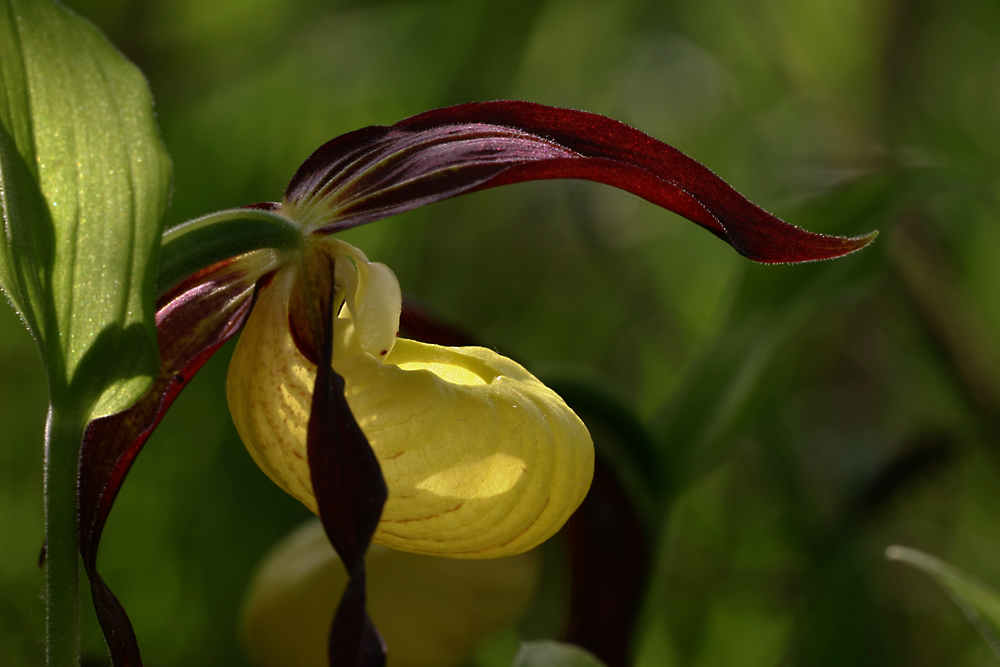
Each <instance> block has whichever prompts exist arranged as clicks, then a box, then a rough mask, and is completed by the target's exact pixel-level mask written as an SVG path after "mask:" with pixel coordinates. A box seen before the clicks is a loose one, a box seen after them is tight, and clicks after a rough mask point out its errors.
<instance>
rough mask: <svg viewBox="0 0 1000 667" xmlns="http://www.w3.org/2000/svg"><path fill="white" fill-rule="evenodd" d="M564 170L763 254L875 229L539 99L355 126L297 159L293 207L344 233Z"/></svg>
mask: <svg viewBox="0 0 1000 667" xmlns="http://www.w3.org/2000/svg"><path fill="white" fill-rule="evenodd" d="M555 178H574V179H585V180H591V181H596V182H599V183H605V184H607V185H612V186H614V187H617V188H621V189H623V190H626V191H628V192H631V193H633V194H635V195H638V196H639V197H642V198H643V199H646V200H648V201H650V202H652V203H654V204H657V205H658V206H662V207H663V208H666V209H668V210H670V211H673V212H675V213H678V214H679V215H682V216H684V217H686V218H688V219H690V220H692V221H694V222H696V223H698V224H699V225H701V226H703V227H705V228H706V229H708V230H709V231H711V232H712V233H713V234H715V235H717V236H719V237H720V238H722V239H724V240H725V241H728V242H729V243H730V244H731V245H732V246H733V247H734V248H735V249H736V250H737V251H738V252H739V253H740V254H742V255H745V256H746V257H749V258H750V259H754V260H757V261H759V262H802V261H810V260H817V259H829V258H833V257H839V256H841V255H845V254H847V253H849V252H853V251H855V250H858V249H859V248H862V247H864V246H865V245H867V244H868V243H870V242H871V240H872V239H873V238H874V234H869V235H867V236H860V237H855V238H843V237H838V236H826V235H822V234H813V233H811V232H807V231H805V230H802V229H800V228H798V227H795V226H794V225H789V224H787V223H785V222H782V221H781V220H779V219H778V218H776V217H774V216H773V215H771V214H770V213H767V212H766V211H764V210H763V209H761V208H759V207H758V206H756V205H754V204H752V203H751V202H749V201H748V200H747V199H745V198H744V197H743V196H742V195H740V194H739V193H738V192H736V191H735V190H733V189H732V188H731V187H729V186H728V185H727V184H726V183H725V182H724V181H723V180H722V179H720V178H719V177H718V176H716V175H715V174H713V173H712V172H711V171H709V170H708V169H707V168H706V167H705V166H703V165H701V164H700V163H698V162H696V161H695V160H692V159H691V158H689V157H688V156H686V155H684V154H683V153H681V152H680V151H678V150H677V149H675V148H672V147H671V146H668V145H667V144H665V143H663V142H662V141H658V140H656V139H654V138H652V137H650V136H649V135H647V134H644V133H643V132H640V131H639V130H636V129H634V128H632V127H629V126H628V125H625V124H623V123H620V122H618V121H616V120H612V119H610V118H606V117H604V116H599V115H597V114H592V113H587V112H584V111H574V110H571V109H558V108H555V107H548V106H544V105H541V104H533V103H530V102H510V101H502V102H483V103H473V104H462V105H458V106H454V107H448V108H445V109H436V110H434V111H428V112H426V113H422V114H419V115H417V116H413V117H411V118H407V119H406V120H403V121H400V122H399V123H396V124H395V125H393V126H390V127H381V126H373V127H367V128H364V129H361V130H357V131H355V132H351V133H349V134H345V135H343V136H341V137H338V138H336V139H334V140H332V141H330V142H328V143H327V144H325V145H323V146H322V147H320V148H319V150H317V151H316V152H315V153H313V154H312V155H311V156H310V157H309V159H307V160H306V162H305V163H304V164H303V165H302V166H301V167H300V168H299V170H298V172H297V173H296V174H295V176H294V177H293V178H292V181H291V183H289V186H288V189H287V191H286V193H285V205H286V206H289V207H300V206H302V207H312V206H324V207H326V208H327V210H326V211H325V212H324V214H325V215H326V216H327V217H328V219H329V220H330V223H329V224H326V225H325V226H323V227H322V228H321V229H320V230H319V231H322V232H335V231H339V230H342V229H347V228H350V227H355V226H357V225H361V224H365V223H367V222H372V221H375V220H379V219H381V218H384V217H387V216H390V215H394V214H397V213H402V212H403V211H408V210H410V209H413V208H417V207H419V206H423V205H424V204H429V203H431V202H435V201H440V200H442V199H447V198H449V197H454V196H457V195H460V194H463V193H466V192H473V191H476V190H483V189H486V188H492V187H496V186H498V185H506V184H509V183H519V182H522V181H531V180H540V179H555Z"/></svg>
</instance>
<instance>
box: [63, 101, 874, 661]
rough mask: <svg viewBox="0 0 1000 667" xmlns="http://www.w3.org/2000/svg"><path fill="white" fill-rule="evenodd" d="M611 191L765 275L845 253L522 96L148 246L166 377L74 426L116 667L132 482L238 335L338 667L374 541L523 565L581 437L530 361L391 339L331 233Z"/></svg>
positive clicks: (645, 149) (383, 293)
mask: <svg viewBox="0 0 1000 667" xmlns="http://www.w3.org/2000/svg"><path fill="white" fill-rule="evenodd" d="M555 178H574V179H587V180H591V181H596V182H600V183H605V184H608V185H612V186H615V187H618V188H621V189H624V190H626V191H628V192H630V193H633V194H635V195H637V196H639V197H642V198H643V199H646V200H648V201H650V202H652V203H654V204H657V205H659V206H661V207H663V208H666V209H668V210H670V211H674V212H676V213H678V214H680V215H682V216H684V217H686V218H688V219H690V220H692V221H694V222H696V223H698V224H699V225H701V226H702V227H705V228H706V229H708V230H709V231H710V232H712V233H713V234H715V235H716V236H718V237H720V238H721V239H723V240H725V241H726V242H728V243H729V244H730V245H732V246H733V247H734V248H735V249H736V250H737V251H738V252H739V253H740V254H742V255H744V256H746V257H748V258H750V259H752V260H756V261H759V262H765V263H776V262H802V261H810V260H818V259H828V258H833V257H839V256H841V255H845V254H847V253H850V252H853V251H855V250H857V249H859V248H861V247H863V246H865V245H867V244H868V243H869V242H870V241H871V240H872V238H874V234H869V235H867V236H861V237H857V238H841V237H832V236H824V235H820V234H813V233H810V232H806V231H804V230H802V229H799V228H797V227H794V226H792V225H789V224H786V223H784V222H782V221H780V220H778V219H777V218H775V217H774V216H772V215H770V214H768V213H766V212H765V211H763V210H761V209H760V208H758V207H757V206H755V205H753V204H752V203H750V202H749V201H747V200H746V199H744V198H743V197H742V196H741V195H739V194H738V193H737V192H736V191H735V190H733V189H732V188H730V187H729V186H728V185H726V184H725V183H724V182H723V181H722V180H721V179H719V178H718V177H717V176H715V175H714V174H713V173H712V172H710V171H709V170H708V169H707V168H705V167H704V166H702V165H701V164H699V163H697V162H695V161H694V160H692V159H691V158H689V157H687V156H685V155H683V154H682V153H680V152H679V151H677V150H676V149H674V148H671V147H670V146H667V145H666V144H664V143H662V142H660V141H657V140H656V139H653V138H652V137H650V136H648V135H646V134H643V133H642V132H640V131H638V130H635V129H633V128H631V127H628V126H626V125H623V124H622V123H619V122H617V121H614V120H611V119H609V118H605V117H602V116H598V115H595V114H591V113H586V112H581V111H571V110H567V109H557V108H552V107H547V106H542V105H539V104H532V103H526V102H491V103H476V104H464V105H459V106H455V107H450V108H445V109H438V110H435V111H429V112H426V113H423V114H419V115H417V116H413V117H411V118H408V119H406V120H403V121H401V122H399V123H397V124H395V125H392V126H389V127H368V128H365V129H361V130H357V131H355V132H351V133H348V134H345V135H343V136H340V137H338V138H336V139H334V140H332V141H330V142H329V143H327V144H325V145H324V146H322V147H321V148H319V149H318V150H317V151H316V152H315V153H313V154H312V155H311V156H310V157H309V158H308V159H307V160H306V161H305V163H304V164H303V165H302V166H301V167H300V168H299V170H298V172H297V173H296V174H295V175H294V177H293V178H292V180H291V183H290V184H289V186H288V188H287V190H286V192H285V195H284V198H283V200H282V201H281V202H280V203H267V204H257V205H254V206H250V207H247V208H244V209H236V210H232V211H224V212H222V213H217V214H213V215H210V216H206V217H205V218H201V219H198V220H195V221H192V222H190V223H187V224H185V225H182V226H180V227H177V228H174V229H172V230H169V231H168V232H167V233H166V234H165V235H164V238H163V250H162V253H163V259H162V261H161V265H160V273H159V286H160V297H159V301H158V304H157V314H156V326H157V332H158V340H159V345H160V353H161V366H160V372H159V376H158V377H157V379H156V380H155V382H154V384H153V386H152V387H151V388H150V389H149V390H148V391H147V393H146V394H145V395H144V397H143V398H142V399H141V400H140V401H139V402H138V403H137V404H135V405H134V406H132V407H131V408H129V409H128V410H126V411H125V412H121V413H118V414H115V415H112V416H110V417H104V418H102V419H99V420H96V421H94V422H92V423H91V424H90V426H89V427H88V429H87V431H86V434H85V437H84V443H83V447H82V450H81V461H80V487H79V513H80V548H81V552H82V554H83V559H84V565H85V567H86V569H87V571H88V573H89V575H90V578H91V586H92V591H93V597H94V600H95V605H96V607H97V611H98V616H99V620H100V621H101V624H102V627H103V628H104V631H105V635H106V637H107V638H108V642H109V645H110V646H111V650H112V657H113V660H114V663H115V664H116V665H131V664H141V663H140V662H139V654H138V648H137V646H136V642H135V637H134V634H133V632H132V629H131V626H130V624H129V621H128V618H127V616H126V615H125V613H124V610H123V609H122V608H121V605H120V604H118V601H117V599H116V598H115V597H114V595H113V594H112V593H111V591H110V590H109V589H108V587H107V586H106V585H105V584H104V582H103V580H102V579H101V578H100V576H99V575H98V573H97V571H96V565H95V564H96V555H97V547H98V542H99V540H100V535H101V531H102V529H103V527H104V523H105V521H106V519H107V516H108V513H109V511H110V509H111V505H112V503H113V502H114V498H115V495H116V494H117V492H118V490H119V489H120V487H121V484H122V481H123V480H124V478H125V475H126V474H127V472H128V469H129V467H130V466H131V464H132V462H133V461H134V460H135V457H136V455H137V454H138V453H139V451H140V449H141V448H142V446H143V444H144V443H145V441H146V440H147V438H148V437H149V435H150V433H151V432H152V430H153V429H154V428H155V426H156V424H157V423H158V422H159V421H160V419H161V418H162V417H163V414H164V413H165V412H166V410H167V409H168V408H169V406H170V404H171V403H172V401H173V400H174V399H175V398H176V396H177V395H178V393H179V392H180V391H181V390H182V389H183V387H184V386H185V385H186V384H187V382H188V381H190V379H191V377H192V376H193V375H194V373H195V372H197V370H198V369H199V368H200V367H201V366H202V364H204V363H205V361H206V360H207V359H208V358H209V357H210V356H211V355H212V354H213V353H214V352H215V351H216V350H217V349H218V348H219V347H220V346H221V345H222V344H223V343H224V342H225V341H226V340H228V339H229V338H230V337H232V336H234V335H235V334H236V333H237V332H238V331H239V330H240V329H241V327H242V328H243V329H244V330H243V334H242V336H241V338H240V341H239V344H238V345H237V349H236V352H235V353H234V355H233V359H232V362H231V365H230V370H229V378H228V383H227V389H226V391H227V397H228V400H229V406H230V410H231V412H232V415H233V419H234V422H235V423H236V426H237V430H238V431H239V434H240V437H241V438H242V439H243V442H244V443H245V445H246V447H247V449H248V450H249V452H250V454H251V456H253V458H254V460H255V461H256V462H257V463H258V464H259V465H260V467H261V468H262V469H263V470H264V472H265V473H266V474H267V475H268V476H269V477H270V478H271V479H272V480H274V481H275V482H276V483H277V484H278V485H279V486H281V487H282V488H283V489H284V490H285V491H287V492H288V493H290V494H291V495H293V496H294V497H296V498H297V499H299V500H300V501H301V502H303V503H304V504H305V505H306V506H307V507H309V509H311V510H312V511H314V512H316V513H317V514H318V515H319V517H320V519H321V521H322V523H323V526H324V529H325V531H326V534H327V536H328V537H329V539H330V541H331V543H332V544H333V546H334V548H335V549H336V551H337V553H338V554H339V556H340V558H341V560H342V561H343V563H344V565H345V567H346V570H347V572H348V573H349V583H348V584H347V586H346V589H345V592H344V595H343V598H342V599H341V602H340V606H339V607H338V609H337V613H336V617H335V619H334V623H333V628H332V631H331V633H330V643H329V656H330V661H331V664H336V665H369V664H381V662H382V661H383V660H384V647H383V645H382V642H381V640H380V639H379V635H378V633H377V631H376V630H375V629H374V626H373V624H372V623H371V621H370V620H369V618H368V617H367V615H366V612H365V569H364V555H365V552H366V550H367V548H368V546H369V543H370V542H371V541H375V542H378V543H380V544H384V545H387V546H390V547H393V548H395V549H400V550H405V551H411V552H416V553H423V554H437V555H446V556H452V557H458V558H492V557H496V556H506V555H512V554H517V553H521V552H524V551H526V550H528V549H530V548H532V547H534V546H536V545H537V544H539V543H540V542H542V541H544V540H545V539H547V538H548V537H549V536H551V535H552V534H554V533H555V532H556V531H557V530H558V529H559V528H560V526H562V524H563V523H564V522H565V521H566V520H567V519H568V518H569V516H570V515H571V514H572V513H573V511H574V510H575V509H576V507H577V506H578V505H579V504H580V502H581V501H582V499H583V497H584V496H585V495H586V493H587V488H588V486H589V483H590V478H591V475H592V470H593V448H592V444H591V441H590V436H589V434H588V432H587V429H586V427H585V426H584V425H583V423H582V422H581V421H580V420H579V418H578V417H577V416H576V415H575V414H574V413H573V411H572V410H570V408H569V407H568V406H567V405H566V404H565V402H563V401H562V399H560V398H559V397H558V396H557V395H556V394H555V393H554V392H553V391H551V390H550V389H548V388H547V387H545V385H543V384H542V383H541V382H539V381H538V380H537V379H535V378H534V377H533V376H532V375H531V374H530V373H528V372H527V371H526V370H525V369H524V368H522V367H521V366H519V365H518V364H516V363H515V362H513V361H511V360H510V359H507V358H505V357H502V356H500V355H499V354H497V353H495V352H493V351H491V350H487V349H484V348H477V347H471V348H451V347H442V346H435V345H428V344H424V343H420V342H416V341H412V340H405V339H400V338H398V337H397V331H398V327H399V316H400V305H401V296H400V294H401V292H400V286H399V284H398V282H397V280H396V278H395V276H394V274H393V273H392V271H391V270H390V269H389V268H388V267H386V266H384V265H382V264H379V263H377V262H371V261H369V259H368V258H367V257H366V256H365V254H364V253H363V252H362V251H361V250H359V249H357V248H354V247H353V246H351V245H349V244H347V243H345V242H343V241H341V240H339V239H336V238H334V237H332V236H331V235H332V234H335V233H336V232H339V231H342V230H345V229H349V228H351V227H355V226H357V225H361V224H366V223H369V222H374V221H376V220H379V219H382V218H385V217H387V216H390V215H394V214H396V213H401V212H403V211H407V210H411V209H413V208H416V207H418V206H423V205H424V204H429V203H432V202H435V201H439V200H442V199H447V198H449V197H454V196H457V195H460V194H464V193H467V192H473V191H476V190H482V189H485V188H491V187H494V186H498V185H505V184H509V183H516V182H521V181H528V180H538V179H555Z"/></svg>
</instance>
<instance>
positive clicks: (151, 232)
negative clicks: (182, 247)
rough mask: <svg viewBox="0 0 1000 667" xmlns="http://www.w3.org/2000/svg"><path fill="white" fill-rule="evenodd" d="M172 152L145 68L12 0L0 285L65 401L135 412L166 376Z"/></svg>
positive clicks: (99, 411) (80, 409)
mask: <svg viewBox="0 0 1000 667" xmlns="http://www.w3.org/2000/svg"><path fill="white" fill-rule="evenodd" d="M170 170H171V167H170V160H169V157H168V156H167V154H166V151H165V150H164V148H163V145H162V142H161V141H160V138H159V134H158V132H157V129H156V123H155V120H154V117H153V107H152V100H151V97H150V94H149V89H148V86H147V84H146V81H145V79H144V78H143V76H142V74H141V73H140V72H139V70H138V69H136V68H135V67H134V66H133V65H132V64H131V63H129V62H128V61H127V60H126V59H125V58H124V57H123V56H122V55H121V54H120V53H119V52H118V51H117V50H116V49H115V48H114V47H113V46H112V45H111V44H110V43H109V42H108V41H107V40H106V39H105V38H104V37H103V36H102V35H101V34H100V32H98V30H97V29H96V28H94V27H93V26H92V25H90V24H89V23H87V22H86V21H84V20H82V19H80V18H78V17H77V16H75V15H73V14H71V13H69V12H68V11H67V10H65V9H63V8H62V7H60V6H58V5H56V4H54V3H53V2H50V1H49V0H0V186H2V206H3V222H4V229H3V231H4V233H3V235H2V236H0V284H2V286H3V289H4V291H5V292H6V293H7V295H8V297H9V299H10V301H11V303H12V304H13V305H14V307H15V308H16V309H17V310H18V312H19V313H20V315H21V318H22V320H23V321H24V322H25V324H26V325H27V326H28V328H29V330H30V331H31V332H32V334H33V335H34V336H35V338H36V340H37V341H38V344H39V346H40V348H41V351H42V357H43V359H44V361H45V365H46V371H47V373H48V376H49V386H50V391H51V394H52V402H53V405H54V406H59V407H61V408H62V409H63V410H64V411H66V412H71V413H74V414H76V415H78V417H79V418H81V419H90V418H95V417H98V416H102V415H107V414H111V413H113V412H116V411H118V410H121V409H124V408H125V407H127V406H128V405H130V404H131V403H132V402H134V401H135V400H136V399H138V398H139V396H140V395H141V393H142V391H144V389H145V388H146V387H147V386H148V384H149V382H150V381H151V379H152V377H153V376H154V375H155V374H156V371H157V367H158V363H157V348H156V335H155V327H154V321H153V316H154V307H153V300H154V294H155V288H156V259H157V252H158V248H159V240H160V232H161V225H162V216H163V212H164V210H165V208H166V204H167V196H168V190H169V185H170Z"/></svg>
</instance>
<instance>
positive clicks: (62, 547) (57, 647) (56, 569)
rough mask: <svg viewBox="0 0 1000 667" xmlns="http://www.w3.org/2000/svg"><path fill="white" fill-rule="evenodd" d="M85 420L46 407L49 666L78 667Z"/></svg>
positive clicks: (46, 570)
mask: <svg viewBox="0 0 1000 667" xmlns="http://www.w3.org/2000/svg"><path fill="white" fill-rule="evenodd" d="M82 438H83V424H82V423H81V420H80V419H77V418H76V415H68V414H66V413H65V412H63V411H61V410H57V409H55V408H50V409H49V420H48V424H47V426H46V429H45V550H46V554H45V599H46V602H47V604H48V609H47V614H46V630H47V633H48V644H47V661H46V665H47V666H48V667H79V664H80V574H79V572H80V571H79V550H78V546H77V545H78V536H77V535H78V533H77V530H78V526H77V524H78V519H77V501H76V491H77V465H78V461H79V453H80V441H81V440H82Z"/></svg>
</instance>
